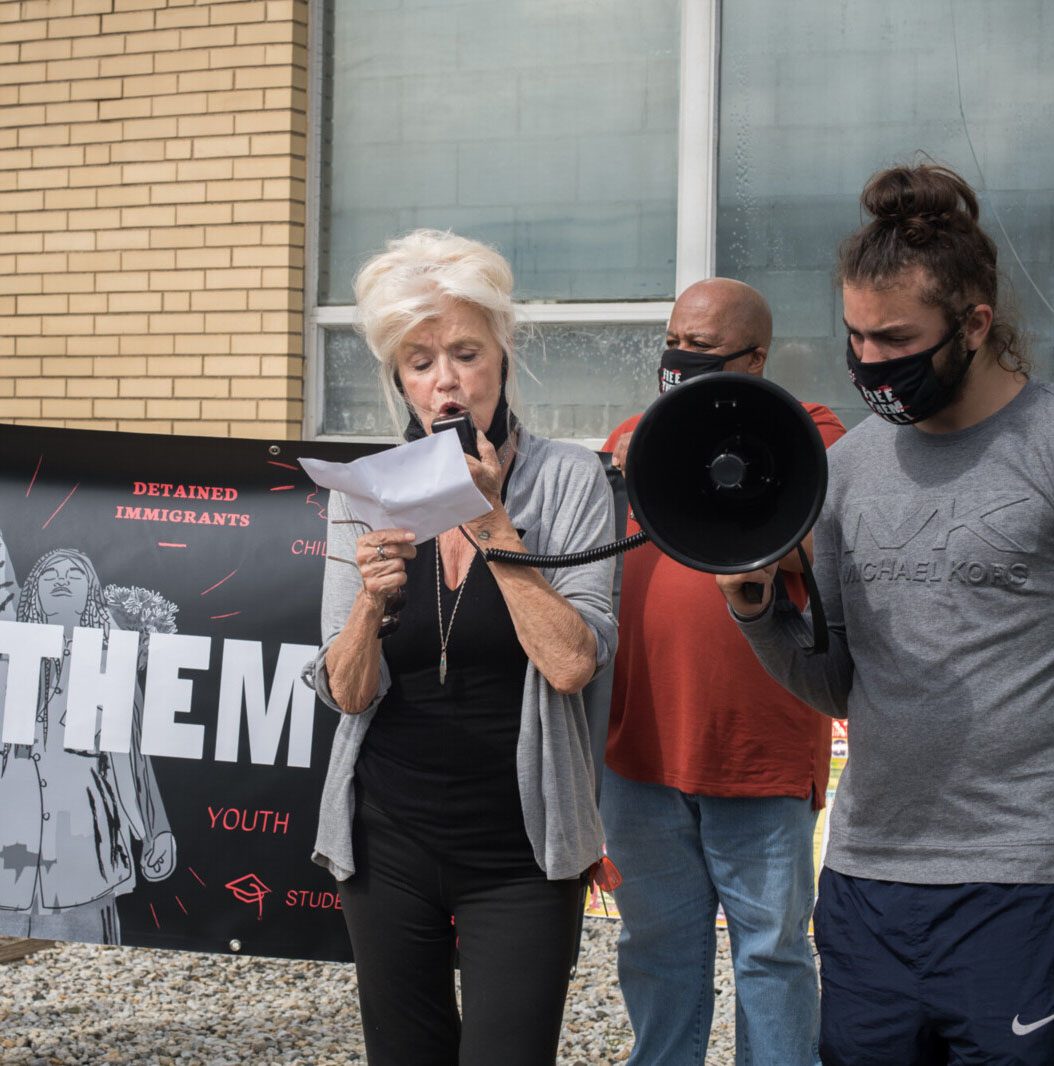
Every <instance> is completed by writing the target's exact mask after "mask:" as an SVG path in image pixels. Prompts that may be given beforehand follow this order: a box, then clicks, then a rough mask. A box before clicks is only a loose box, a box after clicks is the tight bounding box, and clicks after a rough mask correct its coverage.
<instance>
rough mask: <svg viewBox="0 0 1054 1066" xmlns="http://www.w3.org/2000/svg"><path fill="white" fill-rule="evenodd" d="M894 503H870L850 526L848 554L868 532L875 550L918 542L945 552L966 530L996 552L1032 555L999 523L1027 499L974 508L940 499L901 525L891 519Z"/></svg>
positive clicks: (1012, 498) (847, 530)
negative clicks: (955, 536)
mask: <svg viewBox="0 0 1054 1066" xmlns="http://www.w3.org/2000/svg"><path fill="white" fill-rule="evenodd" d="M891 503H893V501H882V500H870V501H868V502H867V503H865V504H864V505H863V506H862V507H861V508H860V513H859V517H858V518H857V521H856V523H855V527H854V524H853V523H852V522H851V521H850V522H848V523H846V527H845V550H846V551H847V552H852V551H856V549H857V545H858V544H860V538H861V534H862V533H863V531H864V530H866V531H867V533H868V534H870V539H871V541H872V542H873V544H874V546H875V547H877V548H884V549H886V550H889V549H891V548H903V547H905V546H906V545H908V544H910V543H911V542H912V541H916V542H917V543H916V544H915V545H914V546H915V547H919V548H929V549H930V550H932V551H943V550H945V549H947V547H948V541H949V539H950V538H951V535H952V534H953V533H955V532H957V531H959V530H964V531H969V532H970V533H973V534H974V536H976V537H978V538H979V539H980V540H981V541H983V542H984V543H985V544H987V545H988V546H989V547H990V548H994V549H995V550H996V551H1001V552H1025V551H1028V549H1027V548H1026V547H1025V546H1024V545H1023V544H1020V543H1018V541H1017V540H1015V539H1014V538H1013V537H1012V536H1011V535H1010V534H1009V533H1008V532H1006V531H1005V530H1004V529H1000V528H998V526H997V523H999V522H1004V521H1005V519H1006V518H1007V517H1008V516H1007V515H1006V514H1005V513H1004V512H1006V511H1007V510H1009V509H1010V508H1012V507H1017V506H1018V505H1020V504H1024V503H1028V497H1027V496H1016V495H1015V496H1011V495H1009V494H1004V495H1001V496H996V497H994V498H989V499H986V500H985V501H984V502H983V503H979V504H974V505H973V506H969V505H963V504H962V503H957V501H956V500H955V498H954V497H952V496H936V497H934V498H933V499H932V500H929V501H927V502H926V503H925V504H923V505H921V506H920V507H917V508H916V509H915V510H914V511H912V513H911V514H909V515H907V516H906V517H904V518H903V519H901V521H899V522H897V521H896V519H895V518H893V517H892V516H891V511H893V510H894V507H892V506H891ZM996 516H998V517H996ZM860 546H861V547H862V548H865V549H866V548H867V547H870V545H869V544H866V543H864V544H860Z"/></svg>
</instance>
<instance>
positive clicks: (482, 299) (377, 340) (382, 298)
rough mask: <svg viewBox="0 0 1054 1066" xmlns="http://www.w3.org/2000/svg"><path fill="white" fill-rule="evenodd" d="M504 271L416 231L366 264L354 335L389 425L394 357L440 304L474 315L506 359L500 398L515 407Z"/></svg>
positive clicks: (494, 257)
mask: <svg viewBox="0 0 1054 1066" xmlns="http://www.w3.org/2000/svg"><path fill="white" fill-rule="evenodd" d="M512 287H513V278H512V268H511V267H510V266H509V264H508V263H507V262H506V261H505V258H504V257H503V256H502V255H501V254H500V253H499V252H497V251H496V250H495V249H494V248H491V247H490V246H489V245H486V244H483V243H482V242H480V241H474V240H470V239H469V238H467V237H458V236H457V235H456V234H453V233H450V232H449V231H446V232H443V231H442V230H435V229H418V230H414V231H413V232H412V233H408V234H407V235H406V236H405V237H397V238H395V239H394V240H390V241H388V245H387V251H384V252H380V253H379V254H378V255H375V256H374V257H373V258H372V259H370V260H368V261H367V262H366V263H365V264H364V265H363V266H362V268H361V269H360V270H359V272H358V274H356V276H355V301H356V303H357V305H358V310H359V317H360V321H359V325H358V328H359V329H360V330H361V331H362V333H363V335H364V336H365V338H366V343H367V345H369V349H370V351H371V352H372V353H373V355H374V357H375V358H376V359H377V361H378V362H379V363H380V365H381V386H382V388H383V390H384V398H385V401H386V402H387V404H388V410H389V411H390V412H391V415H392V419H393V421H394V422H395V424H396V426H397V428H399V429H400V431H401V421H400V420H401V419H402V418H403V417H404V412H403V410H402V404H401V402H400V400H401V397H400V396H399V392H398V389H397V387H396V384H395V370H396V367H395V352H396V350H397V349H398V347H399V345H400V343H401V342H402V340H403V338H404V337H405V336H406V335H407V334H408V333H409V332H410V330H412V329H414V327H416V326H418V325H420V323H422V322H424V321H426V320H427V319H430V318H435V317H436V316H437V315H438V314H439V305H440V301H441V300H442V299H443V298H444V297H446V298H448V299H451V300H457V301H460V302H461V303H465V304H470V305H471V306H473V307H476V308H478V309H479V310H480V311H481V312H482V314H483V315H484V317H485V318H486V320H487V323H488V325H489V326H490V330H491V332H492V333H493V335H494V339H495V340H496V341H497V342H498V344H499V345H500V346H501V349H502V351H503V352H504V353H505V355H506V357H507V359H508V376H507V380H506V384H505V395H506V400H507V401H508V404H509V407H510V408H512V407H514V406H515V405H516V401H517V399H518V393H517V388H516V359H515V355H514V350H513V333H514V331H515V329H516V325H517V320H516V308H515V306H514V304H513V302H512Z"/></svg>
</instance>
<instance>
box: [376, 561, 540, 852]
mask: <svg viewBox="0 0 1054 1066" xmlns="http://www.w3.org/2000/svg"><path fill="white" fill-rule="evenodd" d="M406 571H407V584H406V596H407V602H406V606H405V607H404V608H403V609H402V612H401V613H400V615H399V628H398V629H397V630H396V632H395V633H393V634H392V635H391V636H389V637H385V639H384V645H383V647H384V657H385V659H386V661H387V663H388V667H389V669H390V671H391V675H392V686H391V688H390V689H389V691H388V694H387V695H386V696H385V697H384V699H383V700H382V701H381V704H380V706H379V707H378V709H377V714H376V716H375V717H374V719H373V721H372V722H371V723H370V728H369V729H368V730H367V732H366V738H365V741H364V742H363V747H362V751H361V753H360V755H359V759H358V762H357V763H356V775H357V777H358V780H359V794H360V798H361V800H362V802H364V803H367V804H371V805H373V806H375V807H379V808H380V809H381V810H383V811H384V812H385V813H386V814H387V815H388V816H389V817H390V818H392V819H393V820H394V821H395V822H397V823H398V824H399V826H400V828H402V829H403V830H404V831H405V832H406V833H407V834H409V835H410V836H412V837H413V838H414V839H416V840H418V841H419V842H420V843H422V844H423V845H425V846H426V847H428V848H430V849H432V850H434V851H437V852H439V853H441V854H442V855H443V856H444V857H445V858H448V859H453V860H455V861H458V862H464V863H467V864H471V865H475V866H488V867H495V866H503V867H505V866H514V867H515V866H521V865H524V864H526V865H528V866H530V867H532V868H534V869H535V870H537V863H536V862H535V860H534V857H533V852H532V850H531V846H530V843H529V841H528V839H527V832H526V830H525V829H524V825H523V810H522V807H521V805H520V795H519V786H518V784H517V778H516V744H517V740H518V738H519V732H520V713H521V705H522V702H523V684H524V676H525V673H526V668H527V656H526V653H525V652H524V650H523V648H522V647H521V646H520V642H519V640H518V639H517V637H516V631H515V629H514V628H513V624H512V619H511V618H510V616H509V609H508V607H507V606H506V605H505V600H504V598H503V597H502V595H501V592H500V590H499V589H498V585H497V582H496V581H495V580H494V577H493V575H492V574H491V572H490V570H489V568H488V567H487V565H486V563H485V562H484V561H483V560H482V559H480V558H479V557H478V556H477V557H476V558H475V559H474V560H473V562H472V565H471V567H470V568H469V571H468V575H467V577H466V578H465V581H464V584H463V589H464V591H463V593H462V595H461V601H460V603H459V604H458V607H457V613H456V615H454V621H453V625H452V627H451V629H450V636H449V640H448V642H447V649H446V654H447V675H446V683H445V684H443V685H440V683H439V659H440V654H441V652H440V647H441V645H440V639H439V616H438V610H437V605H436V541H435V540H430V541H427V542H426V543H424V544H422V545H420V546H419V547H418V549H417V555H416V557H415V558H413V559H411V560H409V561H408V562H407V566H406ZM439 587H440V595H441V597H442V604H443V632H444V633H446V631H447V627H448V626H450V625H451V622H450V619H451V614H452V612H453V611H454V604H455V602H456V601H457V598H458V591H457V590H456V589H449V588H447V586H446V583H445V582H444V581H442V580H441V581H440V586H439Z"/></svg>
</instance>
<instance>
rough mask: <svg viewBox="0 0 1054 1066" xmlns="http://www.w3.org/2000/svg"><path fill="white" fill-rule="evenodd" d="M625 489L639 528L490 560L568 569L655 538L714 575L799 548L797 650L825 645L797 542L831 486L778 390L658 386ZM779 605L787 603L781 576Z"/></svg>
mask: <svg viewBox="0 0 1054 1066" xmlns="http://www.w3.org/2000/svg"><path fill="white" fill-rule="evenodd" d="M625 475H626V489H627V492H628V494H629V499H630V504H631V506H632V508H633V515H634V517H635V518H636V520H637V522H638V523H639V524H640V527H641V530H642V531H643V533H642V534H636V535H635V536H633V537H628V538H626V539H625V540H623V541H618V542H615V543H614V544H610V545H605V546H603V547H601V548H595V549H592V550H591V551H587V552H578V553H576V554H575V555H573V556H572V555H567V556H532V555H523V554H519V553H516V552H501V551H498V550H490V551H487V552H485V555H486V558H487V559H488V560H493V561H496V562H497V561H501V562H517V563H521V564H523V565H531V566H543V567H553V566H576V565H581V564H582V563H584V562H590V561H593V560H595V559H600V558H606V557H607V556H608V555H613V554H615V553H616V552H619V551H625V550H627V549H629V548H632V547H635V546H636V545H637V544H640V543H643V542H644V541H645V540H651V541H652V542H653V543H654V544H655V545H656V547H657V548H659V550H660V551H662V552H663V553H664V554H665V555H668V556H670V557H671V558H672V559H675V560H676V561H677V562H679V563H682V564H683V565H684V566H688V567H691V568H692V569H694V570H703V571H706V572H708V573H711V574H739V573H745V572H747V571H750V570H757V569H760V568H761V567H763V566H767V565H768V564H769V563H774V562H776V561H777V560H779V559H782V558H783V557H784V556H785V555H787V554H789V553H790V552H792V551H794V550H795V549H797V550H798V554H799V557H800V559H801V560H802V564H803V570H804V577H805V582H806V585H807V587H808V590H809V598H810V602H811V604H812V614H813V632H811V633H810V632H809V631H808V627H807V626H806V625H805V624H804V622H801V624H800V627H799V626H795V627H794V628H795V629H796V632H795V636H796V637H797V639H798V642H799V644H801V646H802V647H803V649H804V650H806V651H808V652H810V653H812V652H822V651H826V648H827V631H826V624H825V622H824V620H823V610H822V606H821V605H820V599H819V593H818V591H817V589H816V585H815V581H814V580H813V575H812V569H811V567H810V566H809V562H808V559H807V558H806V556H805V553H804V551H803V550H802V548H801V542H802V540H803V539H804V537H805V535H806V534H807V533H808V532H809V530H810V529H811V528H812V526H813V523H814V522H815V521H816V518H817V516H818V515H819V513H820V509H821V507H822V506H823V500H824V496H825V494H826V492H827V456H826V454H825V450H824V445H823V439H822V438H821V437H820V433H819V430H817V428H816V425H815V423H814V422H813V420H812V419H811V418H810V417H809V415H808V414H807V413H806V412H805V409H804V408H803V407H802V405H801V404H800V403H799V402H798V401H797V400H796V399H794V397H793V396H791V395H790V393H788V392H787V391H786V390H785V389H782V388H780V386H778V385H775V384H773V383H772V382H771V381H766V380H765V379H764V378H761V377H757V376H755V375H752V374H737V373H733V372H728V371H720V372H716V373H712V374H703V375H700V376H699V377H696V378H692V379H690V380H689V381H686V382H683V383H682V384H680V385H678V386H677V387H676V388H673V389H670V390H669V391H668V392H665V393H663V394H662V395H661V396H660V397H659V398H658V399H657V400H655V401H654V402H653V403H652V404H651V406H650V407H649V408H648V409H647V410H646V411H645V412H644V414H643V415H642V416H641V419H640V421H639V422H638V423H637V428H636V429H635V430H634V432H633V441H632V444H631V446H630V449H629V453H628V455H627V457H626V465H625ZM776 585H777V588H776V594H777V609H781V608H792V609H793V613H794V616H795V617H797V610H796V608H793V605H792V604H790V600H789V598H788V597H787V595H786V590H785V589H783V588H782V579H781V578H779V577H777V581H776Z"/></svg>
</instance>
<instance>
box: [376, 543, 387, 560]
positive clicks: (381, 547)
mask: <svg viewBox="0 0 1054 1066" xmlns="http://www.w3.org/2000/svg"><path fill="white" fill-rule="evenodd" d="M374 547H375V548H376V550H377V558H378V559H387V558H388V556H387V555H385V554H384V545H383V544H377V545H374Z"/></svg>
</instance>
